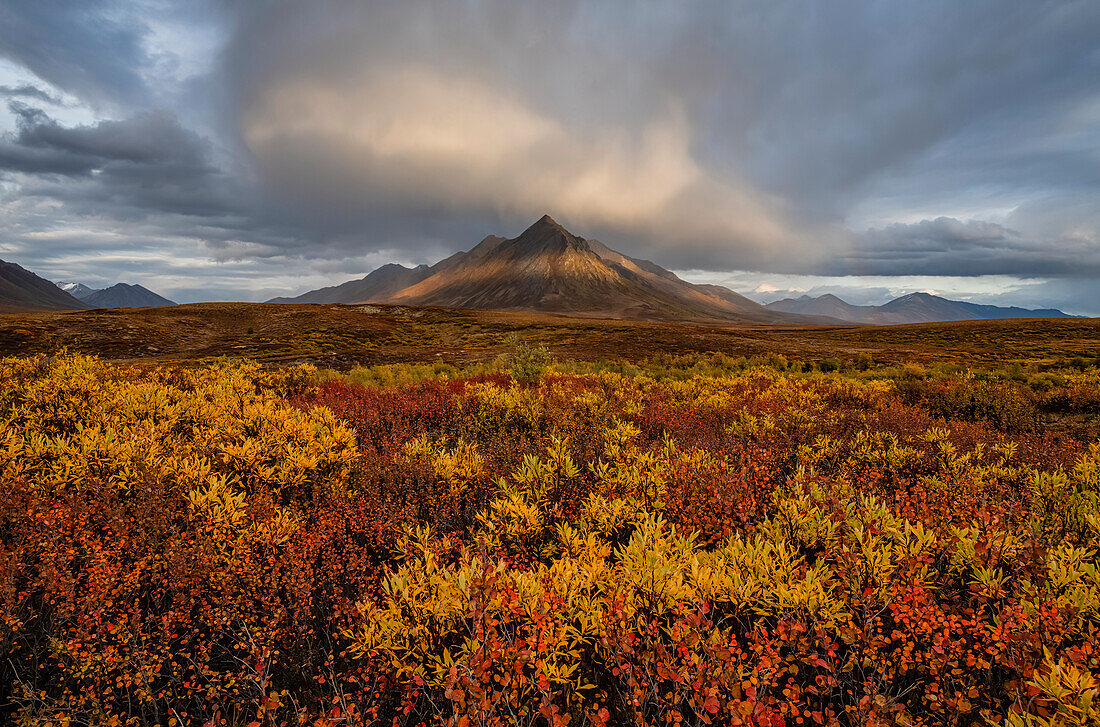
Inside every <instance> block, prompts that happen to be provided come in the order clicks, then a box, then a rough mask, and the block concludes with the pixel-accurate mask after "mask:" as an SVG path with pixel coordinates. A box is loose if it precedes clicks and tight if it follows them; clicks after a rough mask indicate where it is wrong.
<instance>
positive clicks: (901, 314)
mask: <svg viewBox="0 0 1100 727" xmlns="http://www.w3.org/2000/svg"><path fill="white" fill-rule="evenodd" d="M765 307H766V308H768V309H769V310H774V311H780V312H783V313H793V314H796V315H805V316H828V317H830V318H837V319H839V320H842V321H850V322H852V323H874V324H885V325H891V324H905V323H938V322H944V321H976V320H988V319H1003V318H1073V317H1074V316H1071V315H1068V314H1066V313H1063V312H1062V311H1060V310H1055V309H1053V308H1043V309H1040V310H1028V309H1026V308H1017V307H1015V306H1012V307H1002V306H996V305H979V304H977V303H967V302H964V301H960V300H948V299H947V298H941V297H939V296H938V295H930V294H928V293H910V294H909V295H903V296H902V297H900V298H895V299H894V300H892V301H890V302H889V303H885V304H883V305H852V304H851V303H848V302H846V301H844V300H841V299H840V298H838V297H836V296H835V295H832V294H826V295H822V296H818V297H817V298H813V297H810V296H808V295H804V296H802V297H801V298H785V299H783V300H777V301H775V302H774V303H769V304H768V305H767V306H765Z"/></svg>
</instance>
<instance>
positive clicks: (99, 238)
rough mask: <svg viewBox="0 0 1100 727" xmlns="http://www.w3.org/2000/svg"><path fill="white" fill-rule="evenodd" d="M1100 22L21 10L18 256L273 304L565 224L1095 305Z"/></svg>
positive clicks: (885, 12)
mask: <svg viewBox="0 0 1100 727" xmlns="http://www.w3.org/2000/svg"><path fill="white" fill-rule="evenodd" d="M1097 38H1100V7H1098V6H1097V5H1096V4H1095V3H1089V2H1084V1H1066V2H1054V3H1048V4H1044V5H1037V4H1034V3H1029V2H1024V1H1022V0H1021V1H1020V2H1015V1H1010V2H991V1H989V2H982V1H978V2H973V3H966V4H963V5H960V4H958V3H951V2H946V1H944V2H940V1H932V2H927V3H919V4H913V3H911V4H894V5H874V6H867V5H866V4H864V3H857V2H854V1H853V2H848V1H847V0H841V1H840V2H836V3H828V4H819V3H809V2H793V1H785V0H779V1H775V0H770V1H765V0H758V1H754V2H734V3H727V2H714V1H707V0H675V1H673V0H668V1H665V2H657V1H655V2H650V3H645V4H642V5H639V4H637V3H628V2H625V1H619V0H607V1H606V2H599V3H595V2H591V1H584V2H582V1H580V0H566V1H564V2H533V3H523V4H516V3H513V2H506V1H504V0H470V2H464V3H435V2H428V1H427V0H404V1H402V2H397V1H396V0H394V1H382V2H371V3H356V2H351V3H349V2H337V1H336V0H319V1H316V2H306V1H305V0H279V1H277V2H270V1H264V2H260V1H259V0H257V1H255V2H252V1H241V2H233V3H228V2H217V1H215V0H201V1H200V2H197V3H173V2H170V1H169V0H147V1H146V2H128V3H122V2H115V1H112V0H86V1H84V2H76V0H70V1H69V2H59V3H49V4H45V3H19V4H14V5H9V6H7V7H6V8H4V9H0V58H3V59H4V61H3V63H2V64H0V98H2V99H4V102H5V103H6V106H7V109H8V111H7V113H8V116H7V118H8V119H10V121H9V122H8V127H7V128H4V126H3V125H2V124H3V118H4V117H0V219H2V220H3V221H4V222H5V225H4V227H5V231H4V233H2V235H0V255H8V256H12V257H14V256H15V255H16V254H20V255H22V256H23V259H22V260H20V262H25V263H26V264H28V266H31V267H35V266H37V267H38V268H40V269H42V270H44V271H46V272H47V273H51V271H54V272H52V273H51V274H54V275H55V276H56V277H65V278H76V277H78V276H79V275H85V276H98V277H99V278H107V277H110V275H111V273H112V270H111V268H110V267H109V265H116V266H121V267H120V268H118V269H117V270H116V271H115V272H119V273H121V272H123V271H124V270H125V267H126V264H125V263H124V262H121V261H124V260H125V258H126V253H127V251H129V250H134V251H138V252H141V254H145V253H146V252H148V253H149V254H152V255H154V256H155V255H156V254H157V251H159V253H160V255H161V256H162V258H164V259H166V260H168V259H171V260H173V261H175V262H176V264H178V263H179V262H180V261H190V262H188V263H187V266H189V267H188V269H191V270H193V271H194V277H195V279H196V280H198V281H199V282H196V283H193V284H191V285H189V287H188V290H190V291H191V294H192V295H194V296H195V297H225V296H224V293H225V292H226V291H227V290H229V289H231V288H233V287H234V286H235V287H236V288H238V289H239V290H241V291H243V293H241V294H240V295H243V296H245V297H259V296H261V295H264V294H266V292H267V291H269V290H276V291H278V290H279V288H280V286H285V288H284V290H285V291H286V292H290V291H291V290H294V289H299V290H300V289H303V288H305V287H308V286H309V285H312V284H314V283H315V282H316V281H317V280H322V281H323V282H340V281H341V280H343V279H346V278H351V277H355V276H357V275H361V274H362V273H364V272H366V270H365V269H364V267H365V266H367V265H370V264H371V263H373V262H374V261H376V260H377V261H385V260H389V259H396V260H399V261H402V262H410V263H416V262H425V261H432V260H433V259H435V258H437V257H439V256H441V255H443V254H446V253H448V252H451V251H453V250H455V249H458V248H461V247H468V246H469V245H471V244H472V243H473V242H475V241H476V240H478V239H480V238H481V237H483V236H484V235H486V234H490V233H498V234H508V235H512V234H516V233H518V232H519V231H520V230H522V229H523V227H524V226H525V225H526V224H527V223H529V222H530V221H531V220H533V219H535V218H537V217H538V216H540V215H541V214H543V213H544V212H549V213H551V214H552V215H554V216H555V217H556V218H558V219H559V220H561V221H562V222H564V223H565V224H567V226H569V227H571V228H572V229H574V230H575V231H576V232H578V233H579V234H582V235H585V236H589V237H596V238H599V239H601V240H602V241H604V242H606V243H608V244H610V245H612V246H613V247H616V248H617V249H621V250H623V251H624V252H628V253H631V254H637V255H642V256H646V257H650V258H652V259H654V260H656V261H657V262H659V263H661V264H662V265H665V266H666V267H671V268H676V269H682V270H689V269H690V270H699V271H704V273H708V274H721V273H722V272H723V271H727V272H728V271H748V272H750V273H759V274H761V275H787V276H790V275H811V276H812V275H817V276H822V277H823V279H824V278H832V277H842V276H879V277H883V276H885V277H889V276H896V277H899V278H904V277H906V276H908V277H910V278H911V277H913V276H926V277H927V276H931V277H937V276H939V277H944V276H948V277H950V276H955V277H958V276H966V277H973V278H975V279H978V278H982V279H986V280H993V279H994V278H993V277H990V276H996V278H995V279H998V280H1004V279H1009V278H1011V279H1013V280H1017V281H1019V284H1018V285H1016V286H1015V287H1013V286H1011V285H1006V286H1005V287H1003V288H1002V289H1001V291H1000V292H995V291H986V292H979V293H978V294H979V295H985V296H986V297H989V296H992V295H999V294H1001V293H1004V294H1010V293H1012V291H1013V290H1015V291H1016V292H1021V291H1025V290H1026V291H1028V294H1029V295H1030V294H1031V293H1033V292H1034V289H1035V287H1036V286H1035V285H1032V284H1028V283H1027V282H1026V281H1029V280H1030V281H1035V280H1040V279H1041V280H1043V281H1044V282H1043V284H1042V286H1040V287H1042V288H1043V289H1044V290H1046V291H1047V292H1046V293H1044V294H1045V295H1048V296H1049V297H1050V299H1051V300H1054V299H1055V298H1059V296H1061V293H1059V291H1071V290H1072V291H1074V293H1073V295H1075V296H1079V295H1080V294H1081V292H1082V291H1084V292H1086V293H1087V292H1089V291H1098V290H1100V288H1098V287H1097V286H1096V281H1097V280H1098V279H1100V173H1098V169H1100V158H1098V157H1097V154H1096V149H1098V148H1100V91H1098V90H1097V87H1096V84H1095V78H1097V77H1100V54H1097V53H1096V51H1095V48H1096V39H1097ZM89 119H90V120H89ZM79 251H83V252H84V253H85V259H95V258H96V257H99V256H109V257H110V259H111V261H112V262H111V263H109V264H108V263H106V262H104V263H102V264H100V265H99V266H98V267H97V266H92V267H89V266H88V265H84V266H83V267H80V268H74V267H73V262H72V261H73V260H74V259H77V258H78V257H79V255H78V252H79ZM143 269H148V270H151V269H152V268H151V267H147V268H143ZM214 271H221V273H215V272H214ZM177 272H183V271H177ZM148 274H152V273H148ZM296 275H303V277H302V278H301V279H300V280H296V279H295V276H296ZM215 278H216V280H217V282H216V283H215V282H211V283H210V284H209V285H205V284H204V283H202V282H201V281H202V280H208V281H214V280H215ZM173 280H177V278H173ZM178 280H182V276H180V277H179V278H178ZM178 280H177V282H176V283H174V284H175V285H177V287H176V288H173V289H170V290H167V291H166V292H167V293H169V294H172V295H175V296H177V297H181V298H185V299H186V297H187V296H186V295H181V292H180V291H181V288H180V287H178V286H179V285H181V284H182V283H179V282H178ZM981 287H982V286H978V288H981ZM1063 297H1064V296H1063ZM1096 297H1100V296H1096ZM1059 299H1062V298H1059ZM1078 310H1084V309H1083V308H1081V307H1079V308H1078ZM1085 312H1092V311H1085ZM1095 312H1098V313H1100V309H1098V310H1097V311H1095Z"/></svg>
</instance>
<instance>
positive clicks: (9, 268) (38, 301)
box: [0, 260, 88, 311]
mask: <svg viewBox="0 0 1100 727" xmlns="http://www.w3.org/2000/svg"><path fill="white" fill-rule="evenodd" d="M87 307H88V306H87V305H85V304H84V303H83V302H82V301H80V300H78V299H77V298H75V297H73V296H72V295H70V294H69V293H67V292H65V291H64V290H62V289H60V288H58V287H57V286H56V285H54V284H53V283H51V282H50V281H48V280H46V279H44V278H40V277H38V276H37V275H35V274H34V273H32V272H31V271H29V270H26V269H24V268H22V267H20V266H19V265H16V264H15V263H9V262H4V261H3V260H0V309H2V310H5V311H12V310H84V309H85V308H87Z"/></svg>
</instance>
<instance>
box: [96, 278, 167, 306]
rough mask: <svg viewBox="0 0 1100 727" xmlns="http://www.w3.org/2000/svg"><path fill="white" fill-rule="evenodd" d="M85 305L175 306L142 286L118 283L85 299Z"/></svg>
mask: <svg viewBox="0 0 1100 727" xmlns="http://www.w3.org/2000/svg"><path fill="white" fill-rule="evenodd" d="M84 303H85V304H86V305H88V306H90V307H92V308H157V307H160V306H165V305H175V303H174V302H173V301H170V300H168V299H167V298H165V297H163V296H160V295H157V294H156V293H154V292H153V291H151V290H149V289H148V288H145V287H143V286H141V285H128V284H126V283H117V284H116V285H112V286H111V287H110V288H104V289H103V290H96V291H93V292H91V293H89V294H87V295H86V296H85V297H84Z"/></svg>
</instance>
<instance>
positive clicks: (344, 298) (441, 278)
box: [272, 215, 838, 323]
mask: <svg viewBox="0 0 1100 727" xmlns="http://www.w3.org/2000/svg"><path fill="white" fill-rule="evenodd" d="M272 302H279V303H368V302H371V303H397V304H408V305H428V306H442V307H449V308H482V309H488V310H507V311H537V312H542V313H563V314H571V315H582V316H595V317H604V318H625V319H635V320H638V319H664V320H678V319H683V320H722V321H740V322H746V323H829V322H831V323H837V322H838V321H837V320H835V319H825V318H821V317H819V316H813V315H809V316H807V315H803V314H789V313H785V312H783V311H773V310H768V309H767V308H765V307H764V306H762V305H760V304H759V303H756V302H754V301H751V300H749V299H748V298H746V297H744V296H743V295H739V294H737V293H734V292H733V291H732V290H729V289H727V288H723V287H721V286H717V285H695V284H692V283H688V282H687V281H684V280H681V279H680V278H678V277H677V276H676V275H675V274H674V273H672V272H670V271H668V270H665V269H664V268H662V267H660V266H659V265H656V264H654V263H652V262H650V261H648V260H639V259H636V258H632V257H628V256H626V255H623V254H622V253H619V252H616V251H614V250H612V249H611V248H609V247H607V246H606V245H603V244H601V243H599V242H597V241H595V240H586V239H584V238H582V237H577V236H576V235H573V234H572V233H570V232H569V231H568V230H566V229H565V228H564V227H562V226H561V225H559V224H558V223H557V222H555V221H554V220H553V219H551V218H550V216H549V215H546V216H544V217H542V218H541V219H540V220H538V221H537V222H535V223H534V224H533V225H531V226H530V227H529V228H527V229H526V230H525V231H524V232H523V234H521V235H520V236H518V237H514V238H511V239H506V238H503V237H496V236H489V237H486V238H485V239H484V240H482V241H481V242H480V243H478V244H477V245H476V246H475V247H474V248H472V249H471V250H469V251H467V252H459V253H455V254H454V255H452V256H451V257H449V258H446V259H445V260H441V261H440V262H438V263H436V264H435V265H432V266H430V267H427V266H423V265H422V266H420V267H417V268H406V267H404V266H401V265H392V264H391V265H385V266H383V267H381V268H378V269H377V270H375V271H374V272H372V273H371V274H370V275H367V276H366V277H364V278H362V279H360V280H353V281H351V282H348V283H344V284H343V285H338V286H335V287H332V288H322V289H320V290H314V291H310V292H308V293H304V294H302V295H299V296H297V297H295V298H275V299H274V301H272Z"/></svg>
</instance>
